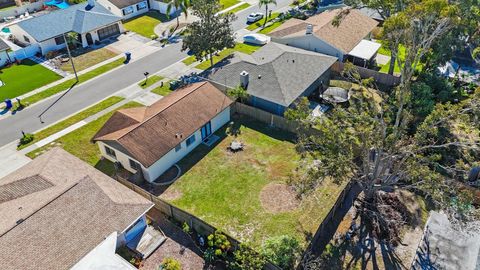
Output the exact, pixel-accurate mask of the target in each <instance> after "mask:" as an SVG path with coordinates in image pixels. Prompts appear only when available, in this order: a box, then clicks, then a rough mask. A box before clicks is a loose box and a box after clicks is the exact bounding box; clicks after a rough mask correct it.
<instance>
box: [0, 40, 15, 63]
mask: <svg viewBox="0 0 480 270" xmlns="http://www.w3.org/2000/svg"><path fill="white" fill-rule="evenodd" d="M9 51H10V46H8V44H7V43H6V42H5V41H3V39H1V38H0V67H3V66H4V65H5V64H6V63H8V62H12V61H14V59H12V58H11V57H10V54H9Z"/></svg>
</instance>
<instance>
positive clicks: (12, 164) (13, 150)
mask: <svg viewBox="0 0 480 270" xmlns="http://www.w3.org/2000/svg"><path fill="white" fill-rule="evenodd" d="M30 161H31V159H30V158H28V157H26V156H25V155H23V154H22V153H20V152H17V143H16V142H12V143H10V144H7V145H5V146H4V147H2V148H0V178H2V177H4V176H6V175H8V174H10V173H11V172H13V171H15V170H17V169H19V168H21V167H23V166H24V165H25V164H27V163H29V162H30Z"/></svg>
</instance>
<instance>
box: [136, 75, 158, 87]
mask: <svg viewBox="0 0 480 270" xmlns="http://www.w3.org/2000/svg"><path fill="white" fill-rule="evenodd" d="M163 79H164V78H163V77H162V76H158V75H152V76H149V77H148V80H147V81H145V80H143V81H141V82H139V83H138V86H140V87H141V88H143V89H145V88H148V87H150V86H152V85H153V84H154V83H156V82H159V81H161V80H163Z"/></svg>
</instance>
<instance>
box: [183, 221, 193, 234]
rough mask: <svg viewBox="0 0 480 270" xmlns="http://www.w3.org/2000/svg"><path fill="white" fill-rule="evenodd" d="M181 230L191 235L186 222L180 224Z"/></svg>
mask: <svg viewBox="0 0 480 270" xmlns="http://www.w3.org/2000/svg"><path fill="white" fill-rule="evenodd" d="M182 230H183V232H184V233H187V234H190V233H192V229H190V226H188V224H187V223H186V222H183V224H182Z"/></svg>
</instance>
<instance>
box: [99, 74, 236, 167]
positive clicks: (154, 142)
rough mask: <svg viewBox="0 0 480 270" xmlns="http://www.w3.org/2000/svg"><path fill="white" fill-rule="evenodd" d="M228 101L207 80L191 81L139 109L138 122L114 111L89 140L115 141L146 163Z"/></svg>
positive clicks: (224, 107)
mask: <svg viewBox="0 0 480 270" xmlns="http://www.w3.org/2000/svg"><path fill="white" fill-rule="evenodd" d="M231 104H232V100H230V98H228V97H227V96H226V95H225V94H223V93H222V92H221V91H220V90H218V89H217V88H215V86H213V85H212V84H211V83H209V82H200V83H195V84H192V85H189V86H187V87H185V88H182V89H179V90H176V91H174V92H172V93H171V94H169V95H168V96H166V97H164V98H163V99H161V100H159V101H157V102H155V103H154V104H152V105H151V106H149V107H147V108H145V109H139V110H144V117H143V119H142V120H141V121H140V122H135V121H132V120H131V119H132V118H130V117H125V115H126V113H125V111H124V110H120V111H118V112H116V113H115V114H114V115H113V116H112V117H111V118H110V119H109V120H108V121H107V122H106V123H105V125H104V126H103V127H102V128H101V129H100V131H99V132H98V133H97V134H96V135H95V136H94V137H93V141H116V142H117V143H119V144H120V145H121V146H122V147H123V148H124V149H125V150H127V151H128V154H130V155H131V156H132V157H133V158H135V159H136V160H138V161H139V162H140V163H141V164H142V165H143V166H145V167H150V166H151V165H152V164H153V163H155V162H156V161H157V160H159V159H160V158H161V157H162V156H163V155H165V154H166V153H168V152H169V151H170V150H172V149H173V148H175V146H177V145H178V144H179V143H180V142H182V141H184V140H185V139H187V137H188V136H190V135H191V134H193V133H194V132H195V131H196V130H198V129H200V128H201V127H202V126H203V125H205V124H206V123H207V122H208V121H210V120H211V119H212V118H214V117H215V116H216V115H217V114H219V113H220V112H222V111H223V110H225V109H226V108H227V107H229V106H230V105H231ZM135 109H136V108H134V109H130V111H129V114H130V115H132V114H134V112H133V111H134V110H135ZM140 114H141V112H138V115H140ZM177 134H181V135H182V136H176V135H177Z"/></svg>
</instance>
